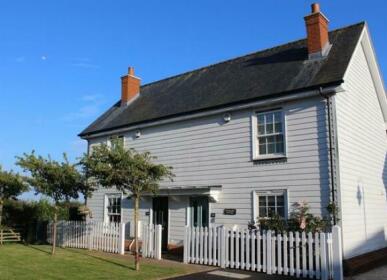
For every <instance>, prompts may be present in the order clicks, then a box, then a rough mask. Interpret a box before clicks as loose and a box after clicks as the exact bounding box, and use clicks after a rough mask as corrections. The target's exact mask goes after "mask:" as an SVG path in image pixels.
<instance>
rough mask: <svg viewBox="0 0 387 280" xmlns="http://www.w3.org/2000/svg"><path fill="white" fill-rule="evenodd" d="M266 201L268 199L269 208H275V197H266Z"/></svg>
mask: <svg viewBox="0 0 387 280" xmlns="http://www.w3.org/2000/svg"><path fill="white" fill-rule="evenodd" d="M267 199H268V205H269V206H275V196H274V195H270V196H268V197H267Z"/></svg>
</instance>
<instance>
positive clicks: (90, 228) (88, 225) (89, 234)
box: [86, 221, 93, 250]
mask: <svg viewBox="0 0 387 280" xmlns="http://www.w3.org/2000/svg"><path fill="white" fill-rule="evenodd" d="M86 228H87V231H86V232H87V233H88V235H87V236H88V239H89V240H88V241H89V242H88V246H87V248H88V249H89V250H91V247H92V240H93V228H92V227H91V225H90V221H87V222H86Z"/></svg>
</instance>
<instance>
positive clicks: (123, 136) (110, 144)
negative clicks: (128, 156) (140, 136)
mask: <svg viewBox="0 0 387 280" xmlns="http://www.w3.org/2000/svg"><path fill="white" fill-rule="evenodd" d="M114 137H118V138H122V145H124V147H125V135H123V134H117V135H111V136H109V138H108V139H107V146H108V147H112V139H113V138H114Z"/></svg>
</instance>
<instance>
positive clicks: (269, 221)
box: [249, 202, 330, 232]
mask: <svg viewBox="0 0 387 280" xmlns="http://www.w3.org/2000/svg"><path fill="white" fill-rule="evenodd" d="M258 226H259V228H260V229H262V230H274V231H276V232H287V231H306V232H322V231H326V230H327V229H328V228H329V226H330V223H329V219H326V218H321V217H318V216H315V215H313V214H311V213H310V212H309V206H308V204H307V203H306V202H300V203H294V204H293V210H292V212H291V213H290V217H289V219H288V220H285V219H284V218H282V217H280V216H279V215H277V214H275V213H274V214H272V215H271V216H270V217H268V218H261V219H259V225H258ZM256 227H257V226H255V225H253V224H249V228H251V229H253V228H256Z"/></svg>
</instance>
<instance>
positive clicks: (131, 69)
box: [128, 66, 134, 76]
mask: <svg viewBox="0 0 387 280" xmlns="http://www.w3.org/2000/svg"><path fill="white" fill-rule="evenodd" d="M128 74H129V75H130V76H134V67H131V66H130V67H129V68H128Z"/></svg>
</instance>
